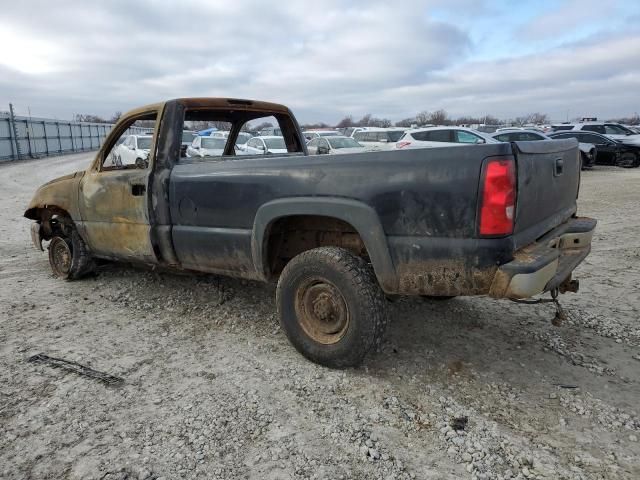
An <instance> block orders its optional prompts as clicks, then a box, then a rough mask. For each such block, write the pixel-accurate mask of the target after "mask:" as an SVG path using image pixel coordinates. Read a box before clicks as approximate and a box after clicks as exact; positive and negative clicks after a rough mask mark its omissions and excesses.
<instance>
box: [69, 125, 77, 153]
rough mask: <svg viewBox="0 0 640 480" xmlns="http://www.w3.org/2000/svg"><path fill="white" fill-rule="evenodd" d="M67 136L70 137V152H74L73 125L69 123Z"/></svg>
mask: <svg viewBox="0 0 640 480" xmlns="http://www.w3.org/2000/svg"><path fill="white" fill-rule="evenodd" d="M69 135H71V151H72V152H75V151H76V146H75V142H74V141H73V125H71V122H69Z"/></svg>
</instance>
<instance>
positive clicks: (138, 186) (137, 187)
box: [131, 183, 147, 197]
mask: <svg viewBox="0 0 640 480" xmlns="http://www.w3.org/2000/svg"><path fill="white" fill-rule="evenodd" d="M146 191H147V187H146V186H145V185H144V184H142V183H132V184H131V195H133V196H134V197H141V196H142V195H144V192H146Z"/></svg>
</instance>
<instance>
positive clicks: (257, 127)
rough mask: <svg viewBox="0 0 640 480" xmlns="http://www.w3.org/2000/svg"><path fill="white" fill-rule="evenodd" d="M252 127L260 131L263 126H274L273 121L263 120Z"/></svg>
mask: <svg viewBox="0 0 640 480" xmlns="http://www.w3.org/2000/svg"><path fill="white" fill-rule="evenodd" d="M252 128H253V130H257V131H260V130H262V129H263V128H273V123H271V122H262V123H260V124H258V125H256V126H255V127H252Z"/></svg>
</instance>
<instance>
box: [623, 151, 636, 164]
mask: <svg viewBox="0 0 640 480" xmlns="http://www.w3.org/2000/svg"><path fill="white" fill-rule="evenodd" d="M635 161H636V156H635V155H634V154H633V153H623V154H622V156H621V157H620V165H621V166H623V167H632V166H633V165H634V164H635Z"/></svg>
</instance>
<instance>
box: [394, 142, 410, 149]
mask: <svg viewBox="0 0 640 480" xmlns="http://www.w3.org/2000/svg"><path fill="white" fill-rule="evenodd" d="M409 145H411V142H398V143H396V148H404V147H408V146H409Z"/></svg>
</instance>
